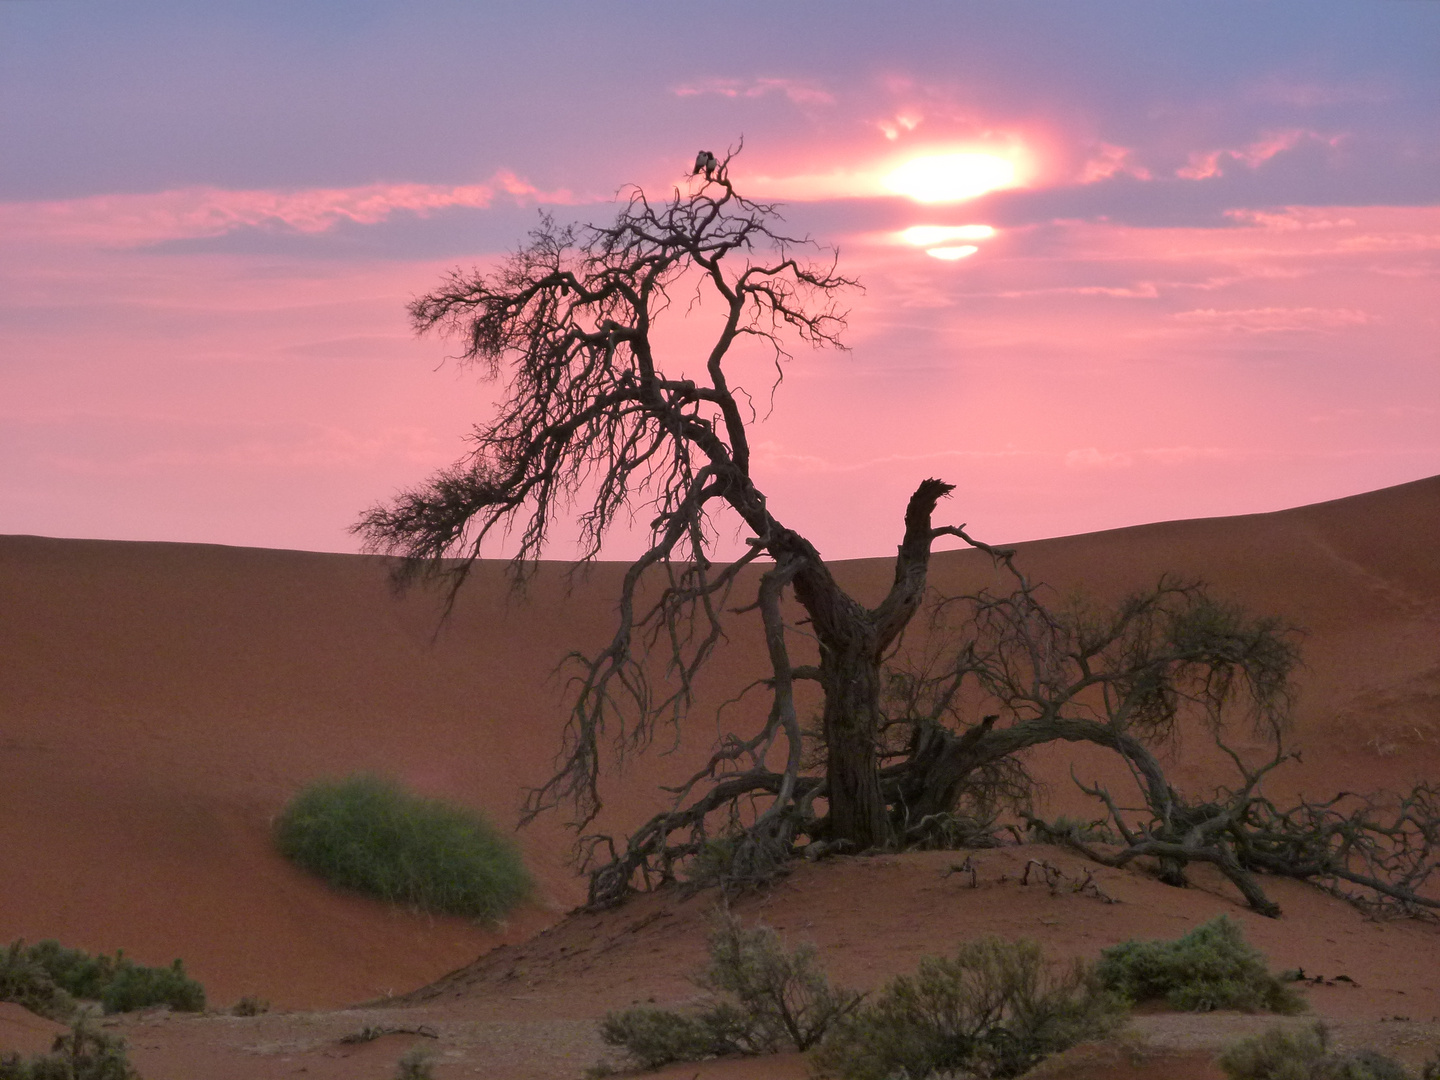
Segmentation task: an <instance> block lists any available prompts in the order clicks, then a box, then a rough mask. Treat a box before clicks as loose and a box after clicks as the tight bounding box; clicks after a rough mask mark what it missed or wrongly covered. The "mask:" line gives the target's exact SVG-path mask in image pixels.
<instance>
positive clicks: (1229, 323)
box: [1172, 307, 1374, 334]
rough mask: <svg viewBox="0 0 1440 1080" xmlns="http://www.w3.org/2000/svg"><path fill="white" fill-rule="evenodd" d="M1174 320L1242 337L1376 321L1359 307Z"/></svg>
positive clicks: (1205, 314) (1215, 312)
mask: <svg viewBox="0 0 1440 1080" xmlns="http://www.w3.org/2000/svg"><path fill="white" fill-rule="evenodd" d="M1172 318H1174V319H1175V320H1176V321H1177V322H1180V323H1183V324H1187V325H1190V326H1203V327H1216V328H1219V329H1223V330H1227V331H1230V332H1233V333H1240V334H1277V333H1297V332H1311V333H1316V332H1321V331H1326V330H1337V329H1340V328H1343V327H1347V326H1364V325H1365V324H1367V323H1370V322H1373V321H1374V317H1373V316H1372V315H1370V314H1369V313H1368V312H1365V311H1360V310H1357V309H1355V308H1317V307H1263V308H1245V309H1229V310H1222V309H1217V308H1197V309H1195V310H1193V311H1177V312H1175V314H1174V315H1173V316H1172Z"/></svg>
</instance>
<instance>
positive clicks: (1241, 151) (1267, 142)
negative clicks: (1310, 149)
mask: <svg viewBox="0 0 1440 1080" xmlns="http://www.w3.org/2000/svg"><path fill="white" fill-rule="evenodd" d="M1343 138H1344V136H1342V135H1321V134H1320V133H1319V132H1315V131H1308V130H1305V129H1301V128H1292V129H1290V130H1288V131H1276V132H1270V133H1268V134H1266V135H1264V136H1262V137H1261V138H1259V139H1257V140H1255V141H1254V142H1252V143H1249V144H1247V145H1245V146H1241V147H1236V148H1230V149H1221V150H1206V151H1203V152H1196V153H1193V154H1191V155H1190V164H1188V165H1186V166H1184V167H1183V168H1180V169H1176V170H1175V175H1176V176H1178V177H1181V178H1182V179H1185V180H1209V179H1210V178H1212V177H1216V176H1224V175H1225V168H1226V167H1227V166H1228V165H1229V164H1230V163H1232V162H1238V163H1239V164H1241V165H1245V166H1247V167H1248V168H1251V169H1253V168H1256V167H1257V166H1259V165H1262V164H1264V163H1265V162H1267V161H1269V160H1270V159H1271V158H1273V157H1275V156H1276V155H1277V154H1283V153H1284V152H1285V151H1287V150H1293V149H1294V148H1295V147H1297V146H1299V145H1300V144H1301V143H1302V142H1314V143H1322V144H1324V145H1326V146H1329V147H1332V148H1333V147H1336V146H1338V145H1339V144H1340V142H1341V141H1342V139H1343Z"/></svg>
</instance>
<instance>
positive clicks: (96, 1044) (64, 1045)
mask: <svg viewBox="0 0 1440 1080" xmlns="http://www.w3.org/2000/svg"><path fill="white" fill-rule="evenodd" d="M0 1080H140V1074H139V1073H137V1072H136V1071H135V1070H134V1068H132V1067H131V1065H130V1061H129V1059H128V1058H126V1056H125V1042H124V1040H122V1039H117V1038H115V1037H114V1036H113V1035H107V1034H105V1033H104V1032H103V1031H96V1030H95V1029H94V1028H93V1027H91V1026H90V1014H89V1013H88V1012H83V1011H82V1012H80V1013H79V1014H78V1015H77V1016H76V1018H75V1022H74V1024H73V1025H72V1026H71V1028H70V1030H69V1031H68V1032H65V1033H64V1034H61V1035H57V1036H56V1038H55V1045H54V1046H53V1047H52V1048H51V1050H50V1053H48V1054H41V1055H40V1056H39V1057H33V1058H31V1059H30V1060H29V1061H26V1060H24V1059H22V1058H21V1057H20V1055H19V1054H5V1055H0Z"/></svg>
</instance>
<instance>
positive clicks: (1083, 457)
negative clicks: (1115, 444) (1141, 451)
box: [1065, 446, 1134, 469]
mask: <svg viewBox="0 0 1440 1080" xmlns="http://www.w3.org/2000/svg"><path fill="white" fill-rule="evenodd" d="M1132 464H1134V459H1133V458H1131V456H1130V455H1129V454H1106V453H1103V452H1101V451H1100V450H1097V449H1096V448H1095V447H1093V446H1087V447H1086V448H1085V449H1083V450H1071V451H1070V452H1069V453H1068V454H1066V455H1065V467H1066V468H1067V469H1124V468H1128V467H1129V466H1130V465H1132Z"/></svg>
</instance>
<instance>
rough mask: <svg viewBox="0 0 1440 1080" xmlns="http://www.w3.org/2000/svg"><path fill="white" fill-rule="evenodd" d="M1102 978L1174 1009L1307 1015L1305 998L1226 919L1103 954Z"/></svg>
mask: <svg viewBox="0 0 1440 1080" xmlns="http://www.w3.org/2000/svg"><path fill="white" fill-rule="evenodd" d="M1096 972H1097V974H1098V975H1099V977H1100V980H1101V981H1102V982H1103V983H1104V984H1105V986H1107V987H1108V988H1109V989H1111V990H1113V991H1115V992H1116V993H1119V994H1122V995H1124V996H1125V997H1126V998H1128V999H1129V1000H1130V1001H1133V1002H1140V1001H1154V1000H1162V999H1163V1000H1164V1001H1166V1002H1168V1003H1169V1004H1170V1007H1171V1008H1173V1009H1180V1010H1183V1011H1186V1012H1209V1011H1210V1010H1212V1009H1239V1010H1241V1011H1243V1012H1262V1011H1264V1012H1274V1013H1281V1014H1285V1015H1290V1014H1293V1013H1298V1012H1304V1011H1305V1009H1306V1007H1307V1006H1306V1004H1305V999H1304V998H1302V997H1301V996H1300V995H1299V994H1297V993H1296V992H1295V991H1294V990H1292V989H1290V988H1289V987H1288V986H1286V985H1285V984H1284V983H1283V982H1282V981H1281V980H1280V979H1279V978H1277V977H1276V976H1274V975H1272V974H1270V972H1269V970H1268V968H1267V967H1266V963H1265V956H1264V954H1263V953H1261V952H1260V950H1258V949H1256V948H1255V947H1254V946H1253V945H1250V944H1247V943H1246V941H1245V938H1244V933H1243V931H1242V930H1241V929H1240V924H1239V923H1237V922H1235V921H1234V920H1232V919H1230V918H1229V917H1228V916H1226V915H1221V916H1219V917H1218V918H1214V919H1211V920H1210V921H1209V922H1207V923H1205V924H1204V925H1203V926H1197V927H1196V928H1195V929H1194V930H1192V931H1190V932H1189V933H1188V934H1186V935H1184V936H1183V937H1181V938H1177V939H1176V940H1174V941H1127V942H1125V943H1123V944H1121V945H1116V946H1114V947H1113V948H1109V949H1106V950H1104V951H1103V952H1102V953H1101V954H1100V962H1099V964H1098V965H1097V966H1096Z"/></svg>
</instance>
